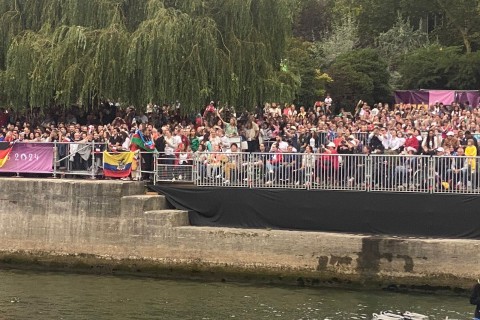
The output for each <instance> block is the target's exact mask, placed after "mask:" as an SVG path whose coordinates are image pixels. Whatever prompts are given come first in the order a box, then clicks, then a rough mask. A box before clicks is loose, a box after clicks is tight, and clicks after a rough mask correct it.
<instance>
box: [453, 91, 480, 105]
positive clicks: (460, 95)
mask: <svg viewBox="0 0 480 320" xmlns="http://www.w3.org/2000/svg"><path fill="white" fill-rule="evenodd" d="M479 100H480V93H479V92H478V91H459V92H457V102H458V103H465V102H467V101H468V102H470V105H471V106H472V107H474V108H475V107H476V106H478V102H479Z"/></svg>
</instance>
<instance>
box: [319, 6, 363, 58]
mask: <svg viewBox="0 0 480 320" xmlns="http://www.w3.org/2000/svg"><path fill="white" fill-rule="evenodd" d="M357 43H358V26H357V23H356V21H355V19H354V18H353V16H351V15H348V16H345V17H343V19H342V20H340V21H339V22H335V23H333V25H332V30H331V31H328V32H326V33H325V35H324V38H323V40H322V41H317V42H316V43H315V46H314V53H315V59H316V60H317V61H318V62H319V64H320V65H322V66H324V67H328V66H330V65H331V64H332V62H334V61H335V59H336V58H337V57H338V56H340V55H342V54H345V53H348V52H350V51H352V50H353V49H354V48H355V46H356V45H357Z"/></svg>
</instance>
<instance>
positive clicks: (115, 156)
mask: <svg viewBox="0 0 480 320" xmlns="http://www.w3.org/2000/svg"><path fill="white" fill-rule="evenodd" d="M133 158H134V153H133V152H131V151H130V152H119V153H108V152H107V151H104V152H103V174H104V175H105V177H112V178H126V177H128V176H129V175H130V173H131V172H132V162H133Z"/></svg>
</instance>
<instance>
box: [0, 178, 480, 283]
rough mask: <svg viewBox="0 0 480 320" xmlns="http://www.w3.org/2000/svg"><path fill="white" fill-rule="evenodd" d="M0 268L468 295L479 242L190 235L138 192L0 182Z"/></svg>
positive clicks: (118, 186) (156, 200)
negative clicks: (455, 290)
mask: <svg viewBox="0 0 480 320" xmlns="http://www.w3.org/2000/svg"><path fill="white" fill-rule="evenodd" d="M0 186H1V187H3V188H2V189H3V190H5V191H6V192H5V193H4V194H3V195H2V196H0V201H1V206H0V262H1V263H2V264H3V265H7V266H13V265H15V266H19V265H25V264H26V265H29V266H35V265H38V266H42V267H47V268H52V269H58V268H61V269H62V268H67V269H78V268H81V269H92V270H101V271H102V272H103V271H106V272H136V273H142V274H148V275H157V276H166V275H167V276H168V275H169V274H173V273H177V271H179V273H183V274H187V275H188V276H189V277H191V276H195V275H202V277H203V276H210V277H214V278H215V277H223V278H225V277H227V278H228V277H232V278H234V277H255V278H264V279H268V281H271V282H283V283H285V282H287V283H301V284H319V283H332V282H333V283H354V284H362V285H365V284H370V285H381V286H388V285H397V286H401V285H405V286H415V287H421V286H424V285H428V286H432V287H433V286H437V287H438V286H440V287H460V288H467V287H469V286H470V285H471V281H472V280H473V279H476V278H477V277H480V271H479V269H478V266H479V265H480V255H479V254H478V252H479V245H480V241H475V240H441V239H410V238H409V239H403V238H387V237H375V236H363V235H348V234H333V233H317V232H299V231H280V230H243V229H228V228H207V227H192V226H189V223H188V214H187V212H184V211H178V210H172V209H170V208H168V205H167V203H166V201H165V199H164V197H163V196H160V195H145V191H144V187H143V185H142V184H140V183H134V182H118V181H101V182H98V181H84V180H53V179H52V180H48V179H42V180H37V179H15V178H10V179H0Z"/></svg>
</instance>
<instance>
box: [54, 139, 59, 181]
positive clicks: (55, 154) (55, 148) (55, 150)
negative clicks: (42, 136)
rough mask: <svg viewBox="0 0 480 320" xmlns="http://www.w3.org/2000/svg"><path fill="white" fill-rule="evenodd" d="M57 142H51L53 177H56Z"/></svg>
mask: <svg viewBox="0 0 480 320" xmlns="http://www.w3.org/2000/svg"><path fill="white" fill-rule="evenodd" d="M57 156H58V152H57V142H56V141H54V142H53V178H57Z"/></svg>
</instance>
